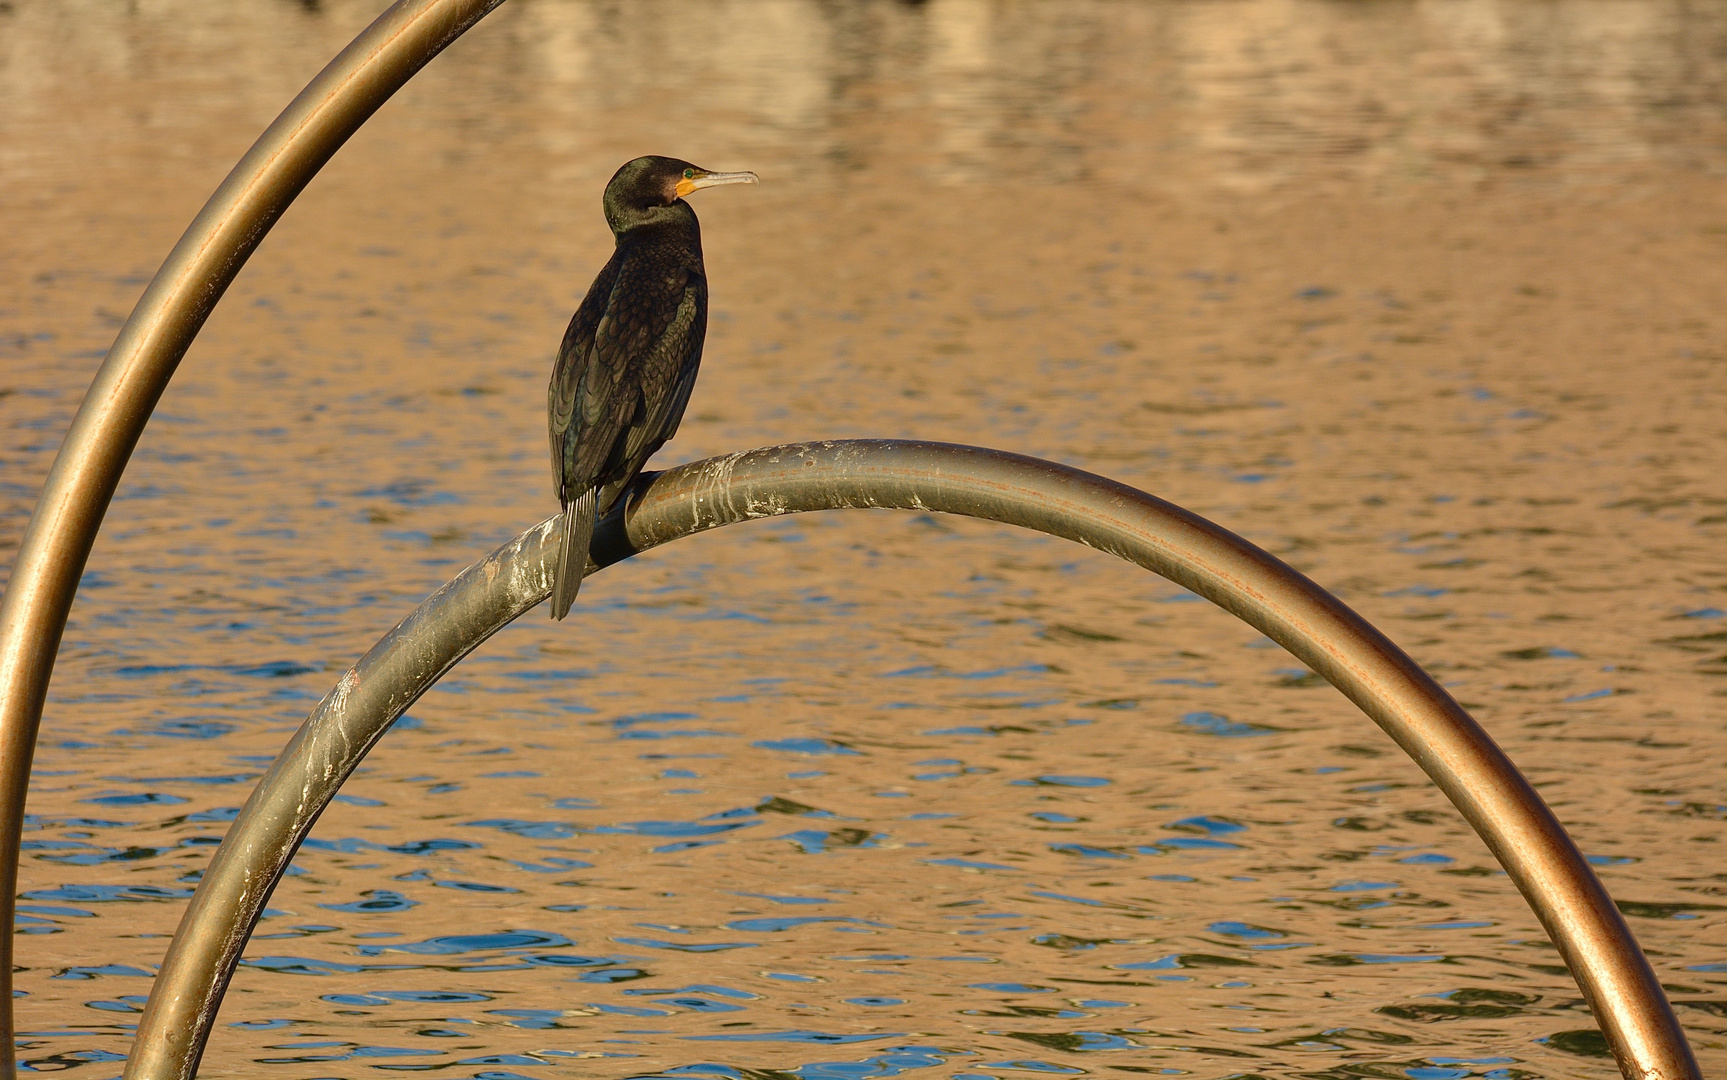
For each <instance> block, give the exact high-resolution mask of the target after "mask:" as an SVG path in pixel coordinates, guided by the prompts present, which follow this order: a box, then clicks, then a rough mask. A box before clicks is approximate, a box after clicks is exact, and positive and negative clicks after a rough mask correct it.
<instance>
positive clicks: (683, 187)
mask: <svg viewBox="0 0 1727 1080" xmlns="http://www.w3.org/2000/svg"><path fill="white" fill-rule="evenodd" d="M702 175H703V174H702V172H701V170H699V169H685V170H684V175H683V176H682V177H680V178H679V179H678V182H677V184H676V186H674V187H673V188H672V190H673V191H674V192H676V193H677V196H678V198H680V199H681V198H683V197H684V196H685V195H688V194H689V193H690V192H692V191H694V190H696V188H697V187H699V186H700V185H698V184H697V183H696V181H697V180H699V179H701V177H702Z"/></svg>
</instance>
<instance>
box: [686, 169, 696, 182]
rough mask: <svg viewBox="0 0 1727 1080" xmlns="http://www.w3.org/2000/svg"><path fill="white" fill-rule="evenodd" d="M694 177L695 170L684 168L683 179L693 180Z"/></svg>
mask: <svg viewBox="0 0 1727 1080" xmlns="http://www.w3.org/2000/svg"><path fill="white" fill-rule="evenodd" d="M695 178H696V171H695V170H694V169H685V170H684V179H685V180H694V179H695Z"/></svg>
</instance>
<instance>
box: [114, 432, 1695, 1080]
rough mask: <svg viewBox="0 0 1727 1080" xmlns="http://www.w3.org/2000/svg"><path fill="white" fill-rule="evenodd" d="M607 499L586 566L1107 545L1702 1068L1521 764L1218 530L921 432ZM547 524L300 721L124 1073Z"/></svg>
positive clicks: (1635, 1066) (222, 980)
mask: <svg viewBox="0 0 1727 1080" xmlns="http://www.w3.org/2000/svg"><path fill="white" fill-rule="evenodd" d="M627 502H628V506H627V507H624V506H622V505H620V508H619V509H618V510H617V511H615V512H614V513H613V514H612V515H610V516H609V517H608V518H607V519H606V520H604V521H602V522H600V524H599V528H598V530H597V531H596V533H595V537H594V544H593V548H592V554H591V562H590V565H591V570H590V572H594V571H597V570H599V569H600V568H602V567H605V566H609V565H611V564H612V563H615V562H619V561H621V560H623V559H627V558H629V557H630V556H632V555H634V554H636V553H638V552H641V551H645V550H647V549H648V548H652V547H657V546H658V545H660V544H664V543H667V542H669V541H672V540H676V539H678V538H680V537H684V536H690V535H693V534H695V533H698V532H702V531H704V530H707V529H712V528H716V527H718V526H721V525H729V524H733V523H735V522H740V521H746V520H749V519H752V518H759V517H768V516H772V515H777V514H792V513H800V512H804V511H811V510H836V509H844V508H853V507H882V508H898V509H915V510H924V511H940V512H944V513H950V514H964V515H967V516H971V517H978V518H986V519H989V520H993V521H1001V522H1007V523H1009V524H1013V525H1022V526H1025V527H1026V528H1030V529H1036V530H1038V531H1040V532H1045V533H1048V534H1050V535H1052V536H1060V537H1065V538H1066V539H1069V540H1076V541H1078V542H1080V543H1082V544H1086V545H1088V546H1090V547H1094V548H1098V549H1100V550H1102V551H1107V552H1109V553H1111V554H1113V555H1117V556H1119V557H1121V558H1123V559H1126V560H1128V561H1129V562H1132V563H1136V564H1138V565H1139V566H1142V567H1144V568H1146V569H1147V570H1151V571H1153V572H1155V573H1158V574H1162V575H1163V576H1164V577H1166V578H1168V579H1170V580H1171V581H1174V582H1176V583H1177V584H1179V585H1182V586H1183V587H1185V588H1187V589H1190V590H1192V591H1193V592H1195V593H1198V594H1199V595H1201V596H1204V597H1205V598H1206V599H1208V600H1211V601H1212V602H1213V603H1215V604H1218V605H1219V606H1221V607H1222V608H1224V609H1225V610H1227V611H1229V612H1230V613H1232V614H1234V615H1236V616H1237V617H1239V618H1241V619H1242V620H1243V621H1244V622H1247V623H1248V624H1250V625H1252V626H1254V627H1255V628H1257V629H1258V630H1260V631H1261V632H1263V633H1264V634H1266V635H1267V636H1269V637H1270V638H1272V639H1273V640H1274V641H1276V642H1278V643H1279V644H1280V645H1282V646H1283V647H1284V648H1286V649H1288V650H1289V651H1290V652H1291V653H1293V654H1294V655H1295V656H1296V658H1297V659H1299V660H1301V661H1302V662H1303V663H1305V664H1306V665H1307V666H1308V667H1309V668H1311V669H1312V670H1314V671H1316V672H1318V673H1319V674H1320V675H1323V676H1324V677H1325V678H1326V679H1328V680H1329V681H1330V682H1331V683H1332V685H1334V686H1336V687H1337V688H1338V689H1339V690H1341V691H1343V693H1344V694H1345V695H1347V696H1348V697H1349V699H1350V700H1351V701H1353V702H1355V703H1356V705H1358V706H1360V707H1361V709H1362V711H1364V712H1366V713H1367V714H1368V716H1370V717H1372V718H1373V719H1374V721H1376V722H1377V723H1378V724H1379V726H1380V727H1382V728H1384V729H1385V731H1386V732H1387V733H1388V734H1390V736H1391V737H1392V738H1393V739H1395V740H1396V741H1397V744H1398V745H1399V746H1401V747H1403V749H1404V750H1405V751H1406V752H1408V754H1409V755H1410V756H1411V757H1413V758H1414V759H1415V760H1416V762H1417V763H1418V764H1419V765H1420V766H1421V767H1422V769H1424V770H1425V771H1426V772H1427V774H1428V775H1429V776H1430V777H1432V779H1433V781H1434V782H1435V783H1437V784H1438V785H1439V787H1440V789H1441V790H1443V791H1444V792H1445V794H1446V795H1447V797H1449V798H1450V799H1451V801H1452V802H1453V803H1454V804H1455V805H1456V806H1457V808H1458V809H1459V810H1461V811H1462V812H1463V815H1464V817H1466V818H1467V819H1468V820H1469V823H1470V824H1471V825H1473V826H1474V828H1475V831H1476V832H1478V833H1479V834H1480V835H1481V838H1482V839H1483V840H1485V841H1486V842H1487V846H1488V848H1489V849H1490V850H1492V852H1493V854H1494V855H1495V857H1497V858H1498V859H1499V862H1500V864H1501V865H1502V866H1504V867H1505V870H1506V872H1507V873H1508V874H1509V875H1510V877H1511V879H1512V880H1513V881H1514V882H1515V883H1516V884H1517V887H1518V888H1519V889H1520V890H1522V892H1523V895H1524V897H1525V898H1526V899H1527V900H1528V901H1529V904H1530V906H1531V907H1532V908H1534V909H1535V912H1536V914H1537V915H1538V916H1539V917H1540V919H1541V923H1542V925H1543V926H1544V927H1545V928H1546V930H1547V933H1548V936H1549V937H1551V938H1552V939H1553V943H1554V944H1555V945H1557V946H1558V948H1559V951H1560V954H1561V955H1562V956H1563V958H1564V960H1565V963H1566V964H1567V965H1568V966H1569V967H1570V969H1571V972H1572V974H1573V975H1574V976H1575V978H1576V979H1577V984H1578V986H1579V988H1580V989H1581V990H1582V991H1583V995H1584V997H1585V999H1586V1000H1587V1001H1588V1003H1589V1006H1590V1008H1591V1010H1592V1011H1593V1014H1594V1016H1595V1019H1596V1022H1597V1023H1599V1024H1600V1026H1601V1030H1602V1032H1603V1033H1604V1034H1605V1035H1606V1036H1607V1041H1608V1044H1609V1045H1610V1046H1611V1047H1612V1049H1613V1053H1614V1056H1615V1057H1616V1058H1617V1059H1618V1062H1619V1068H1620V1071H1621V1072H1622V1073H1623V1074H1624V1075H1625V1076H1626V1077H1628V1078H1632V1080H1701V1073H1700V1072H1699V1071H1698V1068H1697V1063H1696V1061H1695V1059H1694V1058H1693V1057H1692V1054H1691V1048H1690V1045H1689V1044H1688V1043H1687V1041H1686V1038H1685V1033H1684V1031H1683V1030H1682V1029H1681V1028H1680V1027H1679V1022H1678V1020H1677V1019H1676V1018H1675V1017H1674V1015H1673V1010H1672V1008H1671V1007H1670V1006H1669V1005H1668V1002H1667V999H1666V997H1665V995H1664V994H1663V993H1662V990H1661V987H1660V985H1659V984H1658V983H1657V982H1656V980H1655V975H1654V972H1653V971H1652V970H1651V969H1650V967H1649V963H1648V961H1647V960H1646V959H1645V958H1644V956H1643V953H1642V951H1641V950H1640V949H1639V948H1638V946H1637V942H1636V940H1635V939H1634V938H1633V937H1632V936H1631V932H1630V929H1629V928H1628V927H1627V926H1626V924H1625V920H1624V918H1623V917H1622V916H1621V915H1620V914H1619V911H1618V909H1617V908H1616V907H1615V906H1614V904H1613V901H1612V899H1611V898H1609V897H1608V895H1607V892H1606V890H1605V889H1603V888H1602V886H1601V882H1600V881H1599V880H1598V879H1597V878H1596V876H1595V874H1594V872H1593V871H1592V870H1591V869H1590V868H1589V865H1588V863H1587V862H1585V861H1584V859H1583V856H1582V855H1581V854H1580V853H1579V852H1578V850H1577V847H1576V845H1575V844H1573V843H1572V841H1571V838H1570V837H1569V836H1568V835H1566V833H1565V830H1564V829H1563V828H1562V827H1561V826H1560V824H1559V822H1558V820H1557V819H1556V818H1555V817H1554V816H1553V812H1552V811H1551V810H1550V809H1548V807H1547V805H1546V803H1544V802H1543V801H1542V800H1541V797H1540V796H1539V795H1537V794H1536V793H1535V790H1534V789H1533V788H1531V787H1530V786H1529V783H1528V781H1527V780H1525V779H1524V778H1523V775H1522V774H1521V773H1519V772H1518V771H1517V769H1516V767H1515V766H1513V765H1512V764H1511V762H1510V760H1509V759H1508V758H1506V756H1505V754H1504V753H1503V752H1502V751H1501V750H1500V749H1499V747H1498V746H1496V745H1495V744H1494V742H1493V740H1492V739H1490V738H1489V737H1488V736H1487V733H1486V732H1484V731H1483V730H1482V729H1481V727H1480V726H1479V725H1478V724H1476V722H1475V721H1474V720H1473V719H1472V718H1471V717H1470V716H1469V714H1468V713H1466V712H1465V711H1464V710H1463V708H1462V707H1461V706H1459V705H1458V704H1457V702H1456V701H1454V700H1453V699H1452V697H1451V695H1450V694H1448V693H1446V692H1445V690H1444V689H1442V688H1441V687H1440V686H1439V684H1438V683H1436V682H1435V681H1434V680H1433V679H1432V678H1431V677H1430V676H1429V675H1428V674H1427V673H1426V672H1424V671H1423V670H1422V669H1421V668H1420V667H1419V666H1418V665H1417V664H1416V663H1415V662H1414V661H1413V660H1411V659H1410V658H1409V657H1408V656H1407V655H1405V654H1404V652H1403V651H1402V650H1400V649H1399V648H1398V647H1397V646H1396V645H1394V644H1392V643H1391V641H1390V640H1389V639H1387V638H1386V637H1385V636H1384V635H1383V634H1381V633H1380V632H1379V631H1378V630H1376V629H1374V628H1373V627H1372V626H1371V625H1370V624H1368V623H1367V622H1366V620H1364V619H1362V618H1361V617H1360V616H1359V615H1357V614H1355V613H1354V612H1353V611H1351V610H1350V609H1349V608H1348V607H1346V606H1345V605H1344V604H1343V603H1342V601H1340V600H1338V599H1337V598H1336V597H1334V596H1332V595H1331V594H1330V593H1328V592H1326V591H1325V590H1324V589H1322V588H1320V587H1319V586H1318V585H1316V584H1314V583H1313V582H1312V581H1309V580H1308V579H1307V578H1306V577H1304V576H1302V575H1301V574H1300V573H1298V572H1296V571H1295V570H1293V569H1291V568H1290V567H1289V566H1287V565H1285V564H1284V563H1282V562H1280V561H1279V560H1277V559H1276V558H1274V557H1273V556H1272V555H1270V554H1268V553H1267V552H1265V551H1263V550H1261V549H1260V548H1258V547H1255V546H1254V545H1253V544H1250V543H1248V542H1247V541H1246V540H1243V539H1242V538H1241V537H1239V536H1236V535H1235V534H1234V533H1231V532H1229V531H1228V530H1226V529H1224V528H1222V527H1220V526H1218V525H1215V524H1213V523H1211V522H1209V521H1207V520H1205V519H1204V518H1202V517H1199V516H1198V515H1195V514H1192V513H1189V512H1188V511H1186V510H1183V509H1182V508H1180V507H1178V506H1175V505H1173V504H1170V503H1167V502H1164V501H1162V500H1161V499H1157V498H1154V497H1152V496H1150V495H1147V494H1145V493H1143V492H1140V491H1136V490H1134V489H1133V488H1130V487H1127V486H1125V485H1122V484H1118V483H1116V482H1114V481H1112V480H1107V479H1104V478H1102V477H1099V476H1094V475H1092V474H1090V473H1085V472H1081V471H1079V470H1077V469H1071V468H1067V467H1065V466H1061V465H1056V464H1053V463H1051V462H1047V461H1039V460H1037V459H1034V458H1025V457H1019V456H1017V455H1013V454H1005V453H1002V452H999V451H993V450H981V449H976V448H973V447H964V446H949V445H943V444H939V443H922V442H892V441H879V442H878V441H847V442H828V443H807V444H798V445H791V446H778V447H770V448H768V449H764V450H753V451H749V452H747V453H741V454H733V455H729V456H726V457H720V458H713V459H711V460H708V461H702V462H697V463H695V464H692V465H684V466H681V467H679V468H676V469H672V470H670V471H668V472H664V473H659V474H657V475H656V474H644V476H643V477H642V478H641V479H640V480H639V481H638V482H637V485H636V487H635V489H634V490H633V491H632V493H631V496H630V498H629V500H627ZM559 528H560V525H559V519H558V518H556V517H553V518H549V519H547V520H546V521H544V522H542V523H540V524H539V525H536V526H534V527H533V528H531V529H529V530H528V531H527V532H525V533H523V534H522V535H521V536H519V537H517V538H516V539H515V540H512V541H510V542H509V543H508V544H505V545H504V546H502V547H500V548H498V549H497V550H496V551H493V552H492V553H491V554H490V555H487V556H486V557H485V558H484V559H482V560H480V561H479V562H478V563H475V564H474V565H473V566H471V567H469V568H468V569H467V570H464V571H463V572H462V573H461V574H460V575H458V576H457V577H456V578H455V579H454V580H453V581H451V582H450V583H449V584H447V585H445V586H444V587H443V588H442V589H439V590H438V591H437V592H436V593H434V594H433V595H432V596H431V597H430V598H429V599H428V600H426V602H425V603H423V604H421V605H420V606H419V607H418V608H417V609H415V611H414V612H413V613H412V614H411V615H409V616H408V617H407V618H406V619H404V620H403V621H402V622H401V623H400V624H399V625H397V627H396V628H395V629H393V630H391V631H390V633H389V634H387V635H386V636H385V637H384V638H383V639H382V640H381V641H379V642H378V644H377V645H375V646H373V647H372V649H371V650H370V651H368V652H367V653H366V655H365V656H364V657H362V658H361V659H360V661H359V663H358V664H356V665H355V666H354V667H353V668H352V669H351V670H349V671H348V673H347V674H345V675H344V676H343V677H342V679H341V681H340V682H339V683H337V684H336V688H335V689H334V690H332V691H331V692H330V694H329V696H328V697H326V698H325V699H324V700H323V702H322V703H321V704H319V706H318V708H317V710H316V711H314V712H313V713H312V715H311V716H310V717H309V718H308V719H307V720H306V722H305V723H304V724H303V725H302V726H301V727H300V730H299V732H298V733H297V734H296V735H295V736H294V738H293V740H292V741H291V742H289V744H288V746H287V747H286V748H285V749H284V750H283V751H282V753H281V755H280V756H279V757H277V759H276V761H275V762H274V764H272V765H271V766H270V769H269V771H268V772H266V773H265V774H264V776H263V778H262V779H261V780H259V782H258V786H257V788H256V789H255V790H254V791H253V792H252V796H251V798H250V799H248V800H247V802H246V805H245V807H244V809H242V810H241V812H240V816H239V818H238V819H236V820H235V822H234V825H233V826H232V828H231V829H230V830H229V832H228V835H227V838H226V839H224V840H223V842H222V845H221V847H220V848H218V849H217V851H216V855H215V857H214V858H213V859H212V860H211V863H210V866H209V868H208V869H207V870H206V871H205V873H204V876H203V879H202V881H200V882H199V884H198V888H197V891H196V893H195V894H194V896H193V898H192V900H191V903H190V904H189V905H188V907H187V909H186V913H185V916H184V917H183V918H182V920H181V922H180V929H179V932H178V933H177V934H176V935H175V938H174V942H173V944H172V945H171V946H170V947H169V950H168V954H167V956H166V957H165V958H164V960H163V964H162V969H161V971H160V973H159V974H158V975H157V976H156V982H155V985H154V987H152V989H151V993H150V1001H149V1004H148V1005H147V1006H146V1007H145V1011H144V1015H143V1017H142V1018H141V1021H140V1023H139V1026H138V1035H137V1039H136V1042H135V1043H134V1046H133V1051H132V1056H131V1058H130V1060H129V1061H128V1062H127V1066H126V1074H125V1075H126V1077H127V1080H189V1078H190V1077H191V1076H192V1075H193V1074H194V1072H195V1071H196V1069H197V1063H198V1059H199V1056H200V1055H201V1054H202V1053H203V1047H204V1043H205V1040H206V1039H207V1038H208V1037H209V1032H210V1028H211V1025H212V1023H213V1021H214V1019H215V1014H216V1010H217V1008H218V1006H219V1005H220V1003H221V998H222V994H223V992H224V991H225V989H226V988H227V985H228V981H229V979H230V978H231V977H232V975H233V972H234V969H235V966H236V965H237V964H238V962H239V959H240V952H241V950H242V949H243V948H244V946H245V943H246V940H247V938H248V937H249V936H250V934H251V931H252V927H253V925H254V924H255V923H256V921H257V918H258V916H259V913H260V912H262V911H263V909H264V905H265V903H266V901H267V900H268V898H269V896H270V893H271V891H272V890H274V888H275V886H276V883H277V882H278V881H279V880H280V879H281V876H282V873H283V872H284V871H285V870H286V868H287V865H288V863H289V861H290V860H291V859H292V858H293V855H294V852H295V850H296V849H297V848H298V847H299V844H300V842H301V841H302V840H303V839H305V837H306V834H307V833H308V832H310V830H311V828H312V825H313V823H314V822H315V821H316V820H317V818H318V815H319V814H320V813H321V812H322V811H323V809H324V807H325V806H327V805H328V804H329V802H330V800H331V798H333V797H334V796H335V794H336V792H337V791H338V790H339V789H340V787H341V785H342V782H343V781H344V780H345V779H346V778H347V777H348V775H349V774H350V773H352V772H353V770H354V768H355V766H357V765H358V764H359V763H360V761H361V759H362V758H364V757H365V755H366V752H367V751H368V750H370V749H371V747H372V746H373V744H375V743H376V742H377V740H378V739H379V738H380V737H382V735H383V734H384V732H385V731H386V730H388V728H389V726H390V724H391V723H393V722H394V721H395V719H396V718H397V717H398V716H400V715H401V713H402V711H403V710H405V709H406V708H407V707H408V706H409V705H410V704H412V703H413V702H414V701H415V700H416V699H417V698H418V697H419V696H420V695H421V694H422V693H424V692H425V691H426V689H427V688H428V687H430V686H431V685H432V684H433V683H435V682H436V681H437V680H438V679H439V678H440V677H441V676H442V675H443V673H444V672H446V671H448V670H449V669H450V668H451V667H452V666H454V665H455V664H456V663H457V662H458V661H459V660H461V658H462V657H463V656H466V655H467V654H468V653H469V652H470V651H472V650H473V649H474V648H475V647H476V646H477V645H479V644H480V643H481V642H482V641H484V640H485V639H486V638H487V637H489V636H491V635H492V634H493V633H495V632H496V631H498V630H499V629H501V628H502V627H504V626H505V625H507V624H508V623H509V622H510V621H511V620H513V619H515V618H517V617H518V616H520V615H522V614H524V613H525V612H527V611H529V610H530V609H532V608H533V607H535V606H536V605H538V604H539V603H541V602H542V601H543V600H545V598H546V596H547V595H548V594H549V592H550V590H551V581H552V577H551V560H552V558H553V556H554V554H555V553H556V551H557V542H558V539H559V536H558V530H559Z"/></svg>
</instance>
